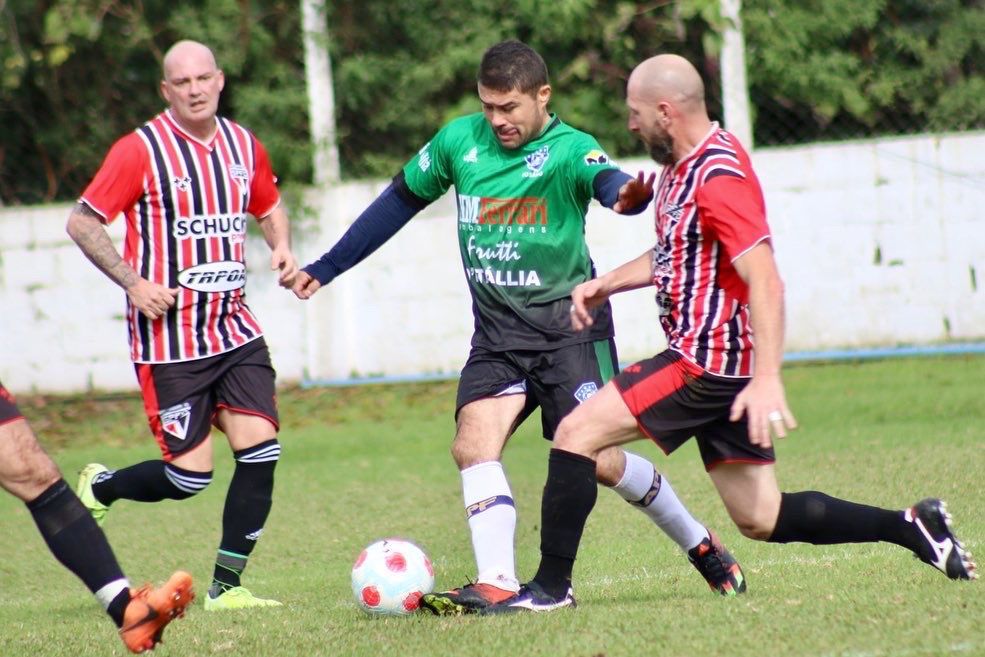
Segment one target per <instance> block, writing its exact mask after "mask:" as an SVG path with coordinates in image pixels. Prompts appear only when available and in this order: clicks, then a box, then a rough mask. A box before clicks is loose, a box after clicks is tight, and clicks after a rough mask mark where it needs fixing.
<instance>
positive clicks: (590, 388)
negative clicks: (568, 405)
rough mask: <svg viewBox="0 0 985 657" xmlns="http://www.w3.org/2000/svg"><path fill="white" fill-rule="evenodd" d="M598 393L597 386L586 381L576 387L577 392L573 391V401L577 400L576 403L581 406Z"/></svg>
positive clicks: (592, 382)
mask: <svg viewBox="0 0 985 657" xmlns="http://www.w3.org/2000/svg"><path fill="white" fill-rule="evenodd" d="M598 391H599V386H598V384H597V383H595V382H594V381H586V382H585V383H583V384H581V385H580V386H578V389H577V390H575V399H577V400H578V403H579V404H581V403H583V402H585V401H586V400H588V398H589V397H591V396H592V395H594V394H595V393H596V392H598Z"/></svg>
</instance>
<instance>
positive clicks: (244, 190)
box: [79, 111, 280, 363]
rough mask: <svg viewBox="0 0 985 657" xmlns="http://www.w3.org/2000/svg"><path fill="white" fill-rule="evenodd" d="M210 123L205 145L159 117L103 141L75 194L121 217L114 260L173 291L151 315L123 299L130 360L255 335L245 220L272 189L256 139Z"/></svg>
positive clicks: (201, 349)
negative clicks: (95, 165)
mask: <svg viewBox="0 0 985 657" xmlns="http://www.w3.org/2000/svg"><path fill="white" fill-rule="evenodd" d="M216 127H217V130H216V133H215V135H214V136H213V137H212V139H211V140H209V141H208V143H205V142H202V141H200V140H198V139H196V138H195V137H193V136H191V135H189V134H187V133H185V132H184V131H183V130H182V129H181V128H180V127H179V126H178V125H177V123H176V122H175V120H174V118H173V117H172V116H171V114H170V112H168V111H165V112H163V113H161V114H159V115H158V116H156V117H155V118H153V119H152V120H150V121H148V122H147V123H146V124H145V125H143V126H141V127H140V128H138V129H137V130H136V131H134V132H132V133H130V134H128V135H126V136H124V137H123V138H121V139H120V140H119V141H117V142H116V143H115V144H114V145H113V147H112V148H111V149H110V151H109V154H108V155H107V156H106V160H105V161H104V162H103V165H102V166H101V167H100V169H99V171H98V172H97V173H96V176H95V178H93V180H92V182H91V183H90V184H89V186H88V187H87V188H86V190H85V192H84V193H83V194H82V197H81V198H80V199H79V200H80V201H81V202H84V203H85V204H86V205H88V206H89V207H91V208H92V209H93V210H95V211H96V212H98V213H99V214H100V215H101V216H102V217H103V221H104V222H105V223H109V222H111V221H113V220H114V219H115V218H116V217H117V215H119V214H120V213H123V214H124V216H125V218H126V238H125V242H124V248H123V259H124V260H125V261H126V262H127V263H128V264H129V265H130V266H132V267H133V268H134V269H135V270H136V271H137V273H138V274H140V276H142V277H143V278H146V279H147V280H149V281H151V282H153V283H158V284H160V285H166V286H167V287H170V288H175V287H177V288H179V292H178V298H177V301H176V303H175V305H174V306H173V307H172V308H171V309H170V310H168V312H167V313H166V314H165V315H164V316H162V317H160V318H158V319H156V320H153V321H152V320H149V319H147V318H146V317H145V316H144V315H143V314H141V313H140V311H138V310H137V309H136V308H135V307H134V306H133V305H132V304H131V303H130V301H129V299H128V300H127V323H128V330H129V337H130V357H131V359H132V360H133V361H134V362H138V363H167V362H175V361H182V360H193V359H196V358H205V357H208V356H214V355H216V354H221V353H224V352H226V351H229V350H231V349H235V348H236V347H239V346H241V345H243V344H246V343H247V342H249V341H250V340H254V339H256V338H258V337H260V336H261V335H262V331H261V329H260V324H259V323H258V322H257V319H256V317H254V315H253V313H252V312H251V311H250V309H249V308H248V307H247V305H246V303H245V301H244V299H245V293H244V286H245V285H246V263H245V244H244V242H245V239H246V221H247V214H252V215H253V216H255V217H265V216H267V215H268V214H270V213H271V212H272V211H273V210H274V208H275V207H276V206H277V204H278V203H279V202H280V195H279V193H278V191H277V186H276V182H275V178H274V175H273V172H272V171H271V167H270V161H269V158H268V157H267V153H266V150H265V149H264V148H263V145H262V144H261V143H260V142H259V140H257V139H256V137H254V136H253V135H252V134H251V133H250V132H249V131H248V130H246V129H245V128H243V127H241V126H239V125H238V124H236V123H234V122H233V121H230V120H228V119H225V118H222V117H217V118H216Z"/></svg>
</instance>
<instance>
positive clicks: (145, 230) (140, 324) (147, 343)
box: [127, 197, 153, 361]
mask: <svg viewBox="0 0 985 657" xmlns="http://www.w3.org/2000/svg"><path fill="white" fill-rule="evenodd" d="M137 217H138V220H139V221H140V242H141V244H140V248H141V249H142V253H153V251H151V250H150V249H151V246H150V241H151V230H150V205H149V204H148V203H147V198H146V197H141V199H140V201H139V202H138V203H137ZM140 276H141V278H145V279H148V280H149V279H150V258H147V257H141V258H140ZM134 310H135V312H136V313H137V331H138V332H139V333H140V357H141V359H143V360H145V361H146V360H150V356H151V335H150V322H148V321H147V318H146V317H144V316H143V313H141V312H140V311H139V310H136V309H134ZM127 324H128V325H129V324H130V322H127ZM132 332H133V331H132V329H131V333H132ZM133 338H134V336H133V335H131V336H130V339H131V342H130V344H133V341H132V340H133Z"/></svg>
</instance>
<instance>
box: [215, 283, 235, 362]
mask: <svg viewBox="0 0 985 657" xmlns="http://www.w3.org/2000/svg"><path fill="white" fill-rule="evenodd" d="M229 302H230V297H229V295H225V294H224V295H223V296H222V301H221V302H220V306H221V308H220V310H219V317H220V318H226V317H229V315H230V314H231V313H232V309H231V308H230V307H229ZM215 332H216V333H218V334H219V338H220V339H221V340H222V348H223V349H225V350H228V349H232V346H233V341H232V340H230V339H229V330H228V329H227V328H226V323H225V322H222V321H220V322H217V323H216V326H215Z"/></svg>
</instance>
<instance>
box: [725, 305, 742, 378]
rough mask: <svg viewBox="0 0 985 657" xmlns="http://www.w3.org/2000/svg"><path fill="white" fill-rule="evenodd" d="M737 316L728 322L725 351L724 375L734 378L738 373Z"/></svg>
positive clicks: (738, 327)
mask: <svg viewBox="0 0 985 657" xmlns="http://www.w3.org/2000/svg"><path fill="white" fill-rule="evenodd" d="M740 328H741V327H740V326H739V316H738V315H735V316H734V317H732V319H730V320H729V321H728V334H729V339H728V348H727V349H726V350H725V374H726V375H727V376H735V375H736V374H737V373H738V371H739V347H740V344H739V338H738V337H737V336H738V335H739V329H740Z"/></svg>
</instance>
